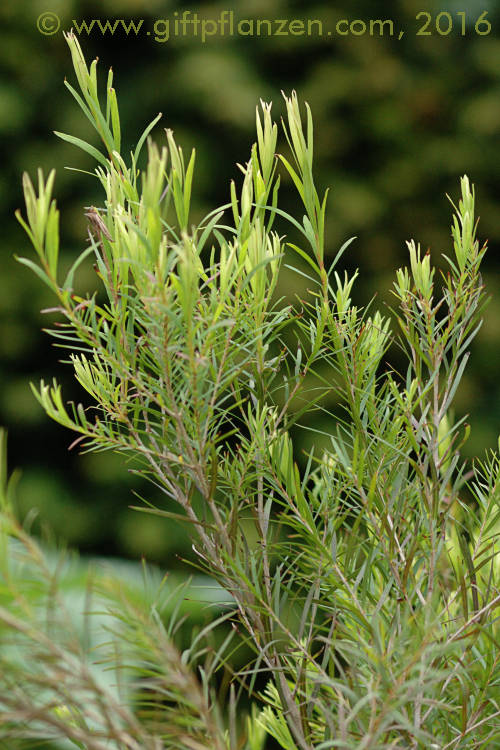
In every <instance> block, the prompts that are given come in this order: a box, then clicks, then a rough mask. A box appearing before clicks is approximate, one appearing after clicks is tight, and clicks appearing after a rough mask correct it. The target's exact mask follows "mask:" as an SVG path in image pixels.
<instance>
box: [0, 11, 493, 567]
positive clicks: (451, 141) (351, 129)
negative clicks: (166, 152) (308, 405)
mask: <svg viewBox="0 0 500 750" xmlns="http://www.w3.org/2000/svg"><path fill="white" fill-rule="evenodd" d="M144 5H145V4H144V3H143V2H142V1H141V0H101V1H100V2H95V3H92V2H85V1H84V0H43V2H42V1H41V0H40V2H39V1H38V0H23V2H17V3H13V2H9V3H5V2H4V3H2V4H1V7H0V29H1V31H0V34H1V40H0V41H1V43H0V65H1V69H2V77H1V80H0V149H1V158H2V170H1V176H0V205H1V207H2V211H3V217H2V228H3V232H2V246H1V261H2V273H1V274H0V378H1V388H0V423H1V424H4V425H5V426H6V427H7V428H8V430H9V434H10V438H9V440H10V458H11V463H12V464H13V465H16V466H21V467H22V469H23V479H22V482H21V485H20V499H21V504H22V510H23V513H25V514H30V513H31V514H32V509H38V513H39V516H40V517H41V518H43V519H44V520H45V521H47V523H48V524H49V525H50V527H51V528H52V529H53V530H54V532H55V534H56V535H57V536H58V537H59V538H62V539H65V540H67V541H68V543H70V544H71V545H75V546H78V547H79V548H80V549H81V550H82V551H83V552H92V553H99V554H118V555H122V556H132V557H138V556H139V555H141V554H146V555H147V557H148V559H150V560H153V561H158V562H161V563H162V564H164V565H168V566H169V567H175V566H176V565H177V564H178V562H177V561H178V556H184V555H186V554H188V543H187V537H186V536H185V534H184V532H182V530H180V529H178V528H173V527H168V526H167V525H166V524H165V523H162V522H161V521H160V520H159V519H158V518H156V517H154V516H150V515H147V514H137V513H134V512H132V511H131V510H129V505H130V504H133V503H134V499H133V497H132V495H131V487H135V488H136V489H137V490H138V491H140V492H144V493H146V492H147V493H148V497H149V498H150V499H153V500H155V501H156V502H158V503H162V502H163V501H162V499H161V498H158V497H157V496H156V497H155V493H154V491H152V490H151V489H150V488H148V489H147V490H145V489H144V488H141V486H140V484H139V483H138V481H137V479H136V478H134V477H131V475H130V474H128V473H127V469H126V467H123V465H122V460H121V459H120V458H117V457H114V456H111V455H109V454H102V453H101V454H94V455H90V454H87V455H83V456H81V455H79V454H78V450H77V449H75V450H72V451H68V446H69V444H70V443H71V441H72V440H73V436H72V435H70V434H69V433H68V432H67V431H66V430H64V429H63V428H61V427H59V426H58V425H55V424H52V423H50V422H49V421H48V420H47V418H46V417H45V415H44V414H43V413H42V410H41V409H40V407H39V406H38V404H37V403H36V401H35V399H34V397H33V396H32V394H31V392H30V390H29V382H30V381H34V382H35V383H37V382H38V381H39V379H40V378H41V377H43V378H45V380H47V379H51V378H52V376H53V375H55V374H56V375H57V377H58V379H59V380H60V381H61V382H62V383H63V385H65V387H66V394H67V395H68V397H72V398H75V399H78V398H81V393H80V392H79V391H78V389H77V388H76V387H75V386H74V385H73V384H72V383H71V379H70V377H69V370H68V368H67V367H65V365H63V364H60V363H59V360H60V359H61V350H57V349H55V348H54V347H53V346H52V343H51V341H50V339H49V338H48V337H47V336H45V335H44V334H42V333H41V332H40V328H41V327H42V326H43V325H47V322H48V321H47V316H44V315H41V314H40V313H39V310H40V309H41V308H44V307H47V306H50V305H51V304H53V300H52V299H51V297H50V295H49V294H48V293H46V292H45V290H44V289H43V288H42V287H41V285H40V283H39V282H38V280H37V279H36V278H35V277H34V276H32V275H31V274H30V273H29V271H27V269H26V268H24V267H22V266H20V265H19V264H17V263H16V262H15V260H14V259H13V255H14V253H17V254H19V255H29V254H30V252H31V249H30V247H29V246H28V240H27V238H26V236H25V235H24V233H23V231H22V229H21V228H20V226H19V225H18V224H17V222H16V221H15V219H14V216H13V212H14V210H15V209H16V208H18V207H21V206H22V192H21V174H22V172H23V170H28V171H29V173H30V174H31V175H32V176H34V175H35V170H36V168H37V167H38V166H41V167H43V169H44V171H45V172H47V171H48V170H49V169H50V168H51V167H56V170H57V178H56V196H57V199H58V203H59V207H60V209H61V212H62V220H61V225H62V247H63V251H64V255H63V259H64V262H65V263H67V262H69V260H70V259H71V258H72V257H74V256H75V254H76V253H77V252H78V251H79V249H81V248H82V246H84V245H85V243H86V232H87V229H86V219H85V217H84V215H83V210H82V206H88V205H91V204H95V205H100V204H101V202H102V197H101V195H100V193H99V186H98V184H97V181H96V180H95V178H92V177H91V176H89V175H86V174H82V173H81V172H79V171H69V170H67V169H65V167H67V166H71V167H73V168H75V169H76V170H92V169H93V167H94V164H93V163H92V160H91V158H90V157H88V156H87V155H86V154H84V153H83V152H80V151H79V150H78V149H75V148H74V147H72V146H70V145H69V144H67V143H64V142H62V141H61V140H59V139H58V138H57V137H56V136H54V135H53V132H52V131H53V130H59V131H63V132H67V133H71V134H74V135H77V136H79V137H82V138H84V139H86V140H91V139H93V138H94V134H93V133H92V132H91V129H90V126H89V123H88V122H87V121H86V120H85V118H84V117H83V116H82V114H81V112H80V111H79V110H78V107H77V105H76V103H75V102H74V100H73V99H72V97H71V96H70V94H69V92H68V91H67V90H66V89H65V87H64V85H63V80H64V77H65V76H67V77H68V79H69V80H70V81H71V82H72V83H74V80H73V79H74V76H73V72H72V66H71V60H70V55H69V51H68V48H67V45H66V43H65V41H64V39H63V37H62V32H59V33H57V34H54V35H51V36H44V35H42V34H41V33H39V31H37V28H36V21H37V18H38V16H39V14H40V13H42V12H45V11H52V12H54V13H57V14H58V15H59V16H60V18H61V29H63V28H64V29H69V28H70V27H71V26H72V25H73V19H76V20H77V21H81V20H82V19H87V20H91V19H93V18H100V19H102V20H105V19H118V18H123V19H126V20H130V19H134V20H138V19H141V18H142V19H144V26H143V29H144V30H146V29H150V30H151V29H152V28H153V24H154V21H155V20H156V19H166V18H170V19H172V18H173V16H174V12H175V11H177V12H179V13H180V12H182V10H184V9H186V8H188V9H189V10H191V11H193V12H195V11H198V12H199V13H200V15H201V16H203V17H207V18H211V17H213V18H217V17H218V16H219V14H220V12H221V11H222V10H224V9H233V10H234V12H235V17H236V18H239V19H242V18H253V19H257V18H269V19H276V18H283V19H285V18H286V19H292V18H297V19H307V18H314V19H321V20H322V21H323V24H324V27H325V28H334V26H335V23H336V22H337V21H338V20H339V19H341V18H349V19H356V18H357V19H364V20H366V21H368V20H369V19H370V18H390V19H392V20H393V21H394V23H395V26H396V27H397V28H403V29H405V35H404V37H403V38H402V39H398V38H397V37H392V38H390V37H389V36H386V37H384V38H380V37H378V36H372V37H370V36H369V35H363V36H353V35H350V36H338V35H332V36H327V35H323V36H322V37H314V36H312V37H307V36H293V35H289V36H274V37H270V38H267V37H264V36H261V37H255V36H253V37H237V36H234V37H228V36H226V37H221V36H215V37H213V38H211V39H209V40H207V41H206V43H205V44H202V43H201V41H200V39H199V38H196V37H193V36H185V37H177V38H172V39H170V40H169V41H168V42H165V43H161V42H157V41H155V40H154V38H153V33H151V34H150V35H148V34H147V33H145V31H142V33H140V34H139V35H137V36H136V35H135V34H134V33H133V32H131V33H129V35H127V34H126V33H125V32H124V31H123V30H120V29H118V30H117V31H116V32H115V34H114V35H111V34H110V33H109V32H108V33H107V34H106V35H103V34H102V33H101V32H100V31H99V30H98V29H94V31H93V32H92V33H91V34H90V35H89V36H87V34H85V33H83V34H81V35H80V41H81V44H82V47H83V50H84V53H85V55H86V57H87V60H88V61H89V62H90V60H91V59H93V58H94V57H95V56H98V57H99V70H100V71H101V77H102V79H103V81H102V82H103V83H104V81H105V76H106V73H107V69H108V67H109V66H110V65H111V66H112V67H113V70H114V73H115V86H116V88H117V93H118V100H119V107H120V112H121V117H122V128H123V151H124V152H125V153H127V152H128V151H129V150H130V149H131V148H132V147H133V146H134V145H135V143H136V141H137V139H138V137H139V135H140V133H141V132H142V130H143V128H144V126H145V125H146V123H147V122H149V121H150V120H151V119H153V117H155V116H156V114H157V113H158V112H159V111H161V112H163V113H164V116H163V118H162V120H161V122H160V123H159V125H158V126H157V127H156V128H155V131H154V133H155V137H156V139H157V140H158V141H160V142H161V141H162V139H163V138H164V133H163V130H162V128H163V127H170V128H173V129H174V131H175V135H176V139H177V141H178V142H179V143H180V144H181V145H182V146H183V147H184V148H185V151H187V152H189V151H190V149H191V148H192V147H193V146H195V147H196V150H197V164H196V172H195V192H194V213H193V219H196V218H197V217H201V215H202V214H204V213H205V212H206V211H208V210H210V209H211V208H212V207H214V206H215V205H218V204H221V203H224V202H226V201H227V200H228V196H229V181H230V179H232V178H236V179H239V171H238V169H237V168H236V166H235V164H236V162H240V163H243V162H244V161H246V159H247V158H248V154H249V150H250V146H251V143H252V142H253V139H254V132H255V131H254V127H255V106H256V105H257V104H258V101H259V99H260V98H262V99H264V100H272V101H273V111H274V114H275V117H279V115H280V114H281V112H282V111H283V108H282V97H281V93H280V92H281V90H282V89H283V90H284V91H286V92H290V91H291V90H292V89H296V90H297V92H298V95H299V98H300V100H306V101H308V102H309V104H310V106H311V108H312V112H313V117H314V123H315V155H316V174H317V180H318V186H319V188H320V189H321V190H324V189H325V188H326V187H327V186H331V188H332V190H331V194H330V199H329V220H328V227H327V237H328V242H327V246H328V249H329V252H330V255H331V257H332V258H333V256H334V255H335V253H336V252H337V250H338V248H339V247H340V245H341V244H342V243H343V242H344V240H346V239H347V238H348V237H350V236H352V235H356V236H357V240H356V241H355V242H354V243H353V244H352V245H351V246H350V248H349V250H348V252H347V254H346V255H345V256H344V259H343V260H342V262H341V264H340V270H341V271H342V268H343V267H348V268H350V269H353V268H356V267H358V266H359V268H360V279H359V281H358V282H357V285H356V299H357V301H359V303H360V304H366V303H368V302H369V300H370V299H371V298H372V297H373V295H374V294H376V295H377V299H376V301H375V304H376V305H379V306H382V305H383V304H384V303H388V302H390V300H391V295H390V293H389V290H390V288H391V286H392V282H393V279H394V272H395V269H396V268H397V267H399V266H401V265H403V264H405V263H406V262H407V250H406V245H405V241H406V240H408V239H410V238H412V237H415V239H416V240H417V241H420V242H421V243H422V247H423V249H424V250H425V249H427V247H431V248H432V250H433V253H434V255H433V259H434V261H435V262H436V263H438V262H441V261H440V260H439V258H440V254H441V252H446V253H448V254H449V253H451V246H450V244H451V240H450V232H449V224H450V217H451V206H450V205H449V203H448V201H447V199H446V197H445V194H446V193H448V194H449V195H450V196H452V197H453V198H455V197H456V196H457V195H458V191H459V177H460V175H462V174H464V173H467V174H468V175H469V176H470V178H471V180H472V181H473V182H474V183H475V185H476V191H477V203H478V213H479V215H480V217H481V221H480V237H481V238H483V239H485V238H487V239H488V240H489V247H490V250H489V255H488V258H487V261H486V263H485V273H484V278H485V282H486V284H487V288H488V290H489V292H490V294H491V295H492V301H491V303H490V305H489V307H488V308H487V311H486V317H485V323H484V326H483V328H482V330H481V332H480V334H479V337H478V339H477V342H476V343H475V344H474V346H473V352H472V357H471V363H470V366H469V368H468V371H467V373H466V375H465V377H464V381H463V385H462V386H461V389H460V391H459V393H458V397H457V401H456V409H457V413H459V414H460V415H461V414H462V413H464V412H468V413H469V414H470V423H471V425H472V436H471V440H470V442H469V443H468V444H467V446H466V449H465V450H466V453H467V455H468V456H473V455H479V456H481V455H482V454H483V452H484V450H485V449H487V448H494V447H496V440H497V435H498V432H499V426H500V388H499V385H498V378H499V374H500V357H499V355H498V352H499V347H500V301H499V298H498V292H499V289H500V278H499V264H498V260H497V257H498V249H499V245H500V219H499V206H500V162H499V159H498V151H499V145H500V141H499V134H500V7H499V5H498V3H495V2H492V1H491V0H489V1H488V0H484V1H482V2H477V1H476V0H474V2H472V0H469V2H468V4H467V6H468V7H467V8H465V7H462V6H461V5H460V4H459V3H456V2H450V0H442V1H441V2H435V0H428V1H427V3H422V2H421V0H418V1H417V0H403V1H402V2H398V3H385V4H384V5H383V10H382V6H381V4H378V3H374V2H370V1H369V0H358V1H357V2H349V3H348V2H343V3H335V4H332V3H330V2H324V1H323V2H317V3H307V2H293V1H290V0H288V1H287V0H266V2H264V0H257V1H256V2H255V1H251V0H245V1H243V2H239V3H235V4H233V5H232V6H226V5H223V4H220V3H203V4H196V5H193V6H185V5H184V6H181V5H179V4H177V3H174V2H168V1H166V0H156V1H155V0H152V1H151V2H149V3H148V4H147V9H146V8H145V7H144ZM424 6H425V7H424ZM423 10H426V11H429V12H430V13H431V14H432V15H433V18H434V17H435V15H436V14H437V13H439V12H442V11H449V12H450V13H452V14H455V13H456V11H465V10H466V11H467V19H468V23H467V27H466V34H465V36H462V35H461V33H460V23H459V20H458V16H456V15H453V18H454V19H455V21H454V24H455V26H454V30H453V32H452V33H451V34H449V35H448V36H441V35H439V34H438V33H436V32H435V31H434V33H432V34H431V35H428V36H421V35H417V33H416V32H417V30H418V29H419V28H421V27H422V25H423V21H424V19H423V17H421V18H420V19H419V20H417V19H416V16H417V14H418V13H419V12H420V11H423ZM484 10H487V11H488V13H489V14H488V19H489V21H490V22H491V24H492V30H491V33H490V34H489V35H487V36H478V35H477V34H475V33H474V21H475V20H476V18H477V17H478V16H479V15H480V13H482V12H483V11H484ZM283 178H284V180H283V191H282V192H283V194H282V199H283V207H284V208H286V209H287V210H293V209H294V207H295V210H298V211H299V212H300V211H301V209H300V206H299V204H298V201H297V198H296V196H295V195H294V194H293V191H292V190H291V188H290V185H289V181H288V180H286V179H285V177H284V176H283ZM295 292H298V293H305V282H304V281H303V280H302V279H301V277H300V276H298V275H294V274H292V273H291V272H289V271H287V269H284V273H283V279H282V282H281V293H282V294H288V295H290V296H292V295H293V294H294V293H295ZM395 356H396V360H397V355H395ZM63 358H64V357H63ZM318 425H319V426H321V424H320V422H319V421H317V422H316V426H318ZM32 517H33V519H34V520H33V523H34V524H35V528H37V524H39V521H38V520H36V519H35V518H34V515H33V516H32Z"/></svg>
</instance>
